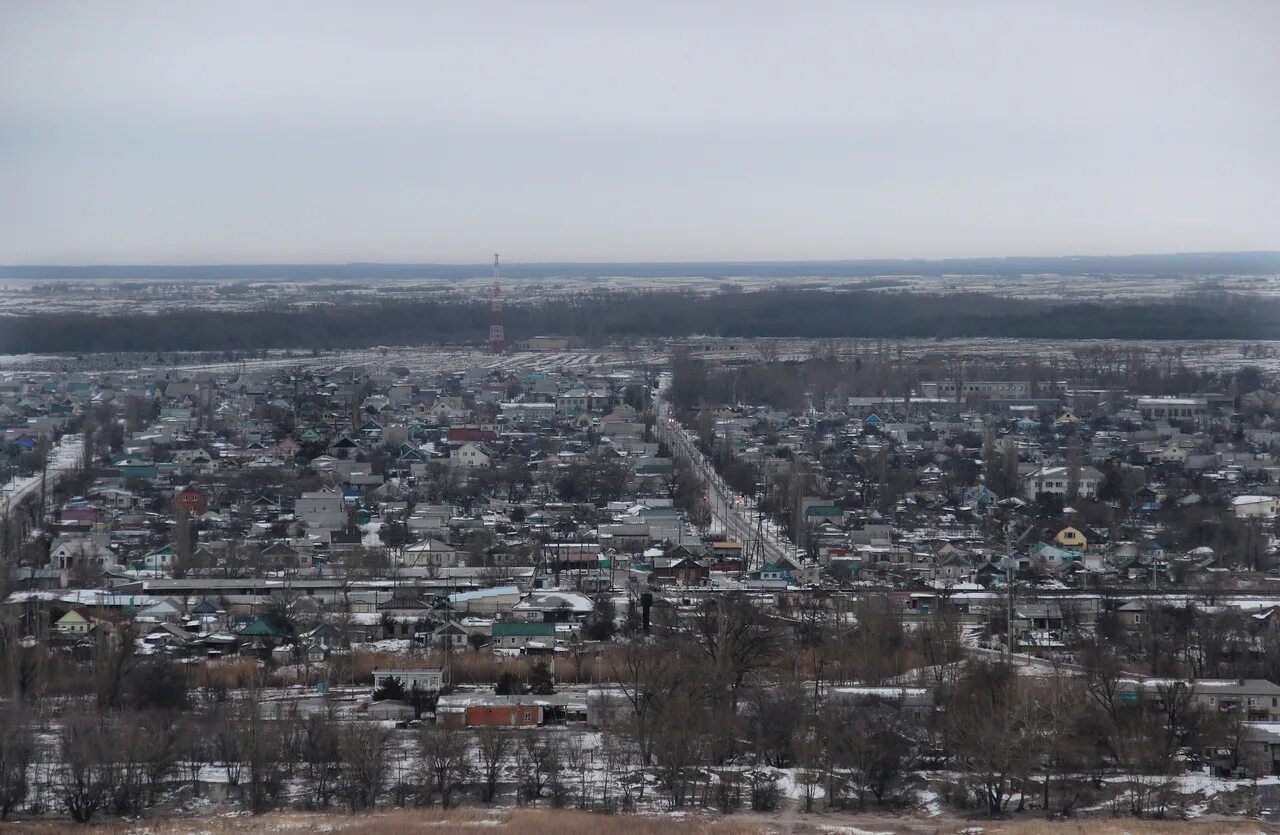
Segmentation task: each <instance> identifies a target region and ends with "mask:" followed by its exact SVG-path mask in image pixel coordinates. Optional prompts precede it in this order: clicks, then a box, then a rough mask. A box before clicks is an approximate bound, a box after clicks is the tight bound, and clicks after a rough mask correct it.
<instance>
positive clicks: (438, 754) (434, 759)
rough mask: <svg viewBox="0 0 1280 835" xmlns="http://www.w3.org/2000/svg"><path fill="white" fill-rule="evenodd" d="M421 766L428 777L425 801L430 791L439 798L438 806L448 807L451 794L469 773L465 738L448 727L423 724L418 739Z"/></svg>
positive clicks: (467, 749) (468, 758)
mask: <svg viewBox="0 0 1280 835" xmlns="http://www.w3.org/2000/svg"><path fill="white" fill-rule="evenodd" d="M418 746H419V748H420V749H421V751H422V764H423V766H424V767H425V768H426V770H427V773H428V774H429V775H430V777H431V785H430V786H429V787H428V789H427V797H426V801H427V802H428V803H430V802H431V797H432V792H433V791H434V792H435V793H437V794H439V795H440V805H441V806H444V807H445V808H448V807H449V805H450V803H451V801H452V799H453V795H454V792H456V791H457V790H458V787H459V786H460V785H461V784H462V783H463V782H465V781H466V779H467V776H468V775H469V774H470V773H471V752H470V750H469V748H468V745H467V740H466V737H465V736H464V735H463V734H462V733H461V732H460V731H458V730H457V729H455V728H451V727H449V726H448V725H423V727H422V735H421V736H419V737H418Z"/></svg>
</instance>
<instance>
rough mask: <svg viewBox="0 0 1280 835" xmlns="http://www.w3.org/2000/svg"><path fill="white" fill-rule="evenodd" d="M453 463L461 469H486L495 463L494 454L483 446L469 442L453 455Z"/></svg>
mask: <svg viewBox="0 0 1280 835" xmlns="http://www.w3.org/2000/svg"><path fill="white" fill-rule="evenodd" d="M453 461H454V463H455V464H457V466H459V467H469V468H484V467H489V466H491V465H492V463H493V454H492V453H491V452H489V449H488V448H487V447H485V446H484V445H483V444H477V443H473V442H471V441H468V442H467V443H465V444H463V445H462V446H460V447H458V450H457V451H456V452H454V453H453Z"/></svg>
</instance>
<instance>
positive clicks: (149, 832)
mask: <svg viewBox="0 0 1280 835" xmlns="http://www.w3.org/2000/svg"><path fill="white" fill-rule="evenodd" d="M9 826H10V827H11V829H12V830H13V831H18V832H31V833H40V835H70V833H83V832H85V831H86V830H85V828H84V827H80V826H76V825H74V824H70V823H56V824H55V823H32V824H10V825H9ZM93 831H94V832H95V833H106V835H143V834H144V833H145V835H188V834H190V835H195V834H196V833H200V835H205V833H207V834H208V835H231V833H250V832H254V833H258V832H299V833H302V832H311V833H318V832H325V833H346V832H350V833H356V832H358V833H360V835H408V833H415V835H423V833H432V832H441V833H466V832H475V833H477V835H482V833H491V832H492V833H530V834H531V835H597V834H598V833H601V832H608V833H610V835H765V833H767V832H770V831H776V830H774V829H773V828H772V827H770V826H769V825H768V824H767V823H766V822H765V821H758V822H746V821H743V820H740V819H737V820H728V821H725V820H718V819H715V818H698V819H683V820H682V819H673V818H658V817H643V816H638V815H637V816H632V815H598V814H592V813H590V812H576V811H569V810H550V809H516V810H502V811H500V812H496V813H494V814H489V813H486V812H484V811H482V810H477V809H449V810H447V811H445V810H442V809H414V810H396V811H388V812H373V813H366V814H359V815H343V814H340V813H339V814H327V815H326V814H308V813H278V814H270V815H262V816H258V817H253V816H249V815H236V816H234V817H222V816H215V817H205V818H189V819H169V820H154V821H145V822H141V823H129V824H120V823H104V824H103V825H100V826H95V827H93Z"/></svg>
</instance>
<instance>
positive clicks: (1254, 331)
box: [0, 289, 1280, 353]
mask: <svg viewBox="0 0 1280 835" xmlns="http://www.w3.org/2000/svg"><path fill="white" fill-rule="evenodd" d="M488 316H489V311H488V306H487V305H486V304H485V303H483V302H480V301H474V302H464V301H439V302H434V301H419V302H402V301H401V302H394V303H392V302H380V303H373V304H352V305H337V306H330V305H326V306H317V307H312V308H306V309H289V310H274V309H273V310H256V311H240V312H226V311H215V310H190V311H173V312H167V313H163V314H158V315H142V314H139V315H113V316H93V315H90V314H87V313H74V314H50V315H32V316H21V317H10V318H5V319H0V353H23V352H32V353H68V352H70V353H84V352H103V351H181V350H187V351H223V350H246V349H259V348H359V347H369V346H376V345H413V344H431V343H440V342H454V343H458V342H474V343H479V342H481V341H483V340H484V339H485V338H486V335H487V332H488ZM506 323H507V338H508V339H509V340H518V339H522V338H526V337H528V336H532V335H535V334H559V335H565V336H578V337H582V338H583V339H584V340H585V341H586V342H587V343H588V344H593V345H594V344H603V343H605V342H608V341H610V340H617V339H624V338H644V337H682V336H689V335H692V334H707V335H713V336H731V337H735V336H736V337H753V336H762V337H813V338H840V337H871V338H894V337H925V338H927V337H1014V338H1029V339H1030V338H1055V339H1063V338H1068V339H1069V338H1076V339H1251V340H1255V339H1259V340H1260V339H1280V301H1277V300H1269V299H1260V298H1242V297H1232V296H1227V295H1225V294H1216V295H1205V296H1200V297H1192V298H1180V299H1176V300H1172V301H1169V302H1163V303H1161V302H1116V303H1087V304H1071V303H1060V302H1045V301H1028V300H1020V299H1007V298H998V297H995V296H988V295H982V294H957V295H921V294H909V293H885V292H869V291H841V292H830V291H821V290H786V289H779V290H770V291H765V292H759V293H743V292H723V293H716V294H714V295H710V296H705V295H702V296H699V295H693V294H686V293H676V292H672V293H635V294H629V293H603V292H601V293H590V294H584V295H581V296H577V297H574V298H572V299H555V300H547V301H545V302H542V303H539V304H534V305H525V306H519V307H512V308H510V309H508V310H507V311H506Z"/></svg>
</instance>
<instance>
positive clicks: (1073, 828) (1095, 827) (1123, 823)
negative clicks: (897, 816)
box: [984, 819, 1277, 835]
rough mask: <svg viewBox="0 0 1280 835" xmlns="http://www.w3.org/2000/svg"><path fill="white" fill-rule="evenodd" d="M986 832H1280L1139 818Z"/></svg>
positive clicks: (1031, 824) (1241, 824) (1252, 825)
mask: <svg viewBox="0 0 1280 835" xmlns="http://www.w3.org/2000/svg"><path fill="white" fill-rule="evenodd" d="M984 829H985V832H984V835H988V833H989V834H990V835H995V833H1002V835H1003V833H1008V835H1074V833H1079V835H1156V834H1157V833H1159V834H1160V835H1164V833H1168V834H1169V835H1241V833H1257V832H1276V831H1277V830H1276V828H1275V827H1274V826H1269V825H1266V824H1260V823H1257V822H1255V821H1251V820H1238V821H1139V820H1124V819H1121V820H1104V819H1091V820H1081V821H1062V822H1048V821H1025V822H1018V823H1008V824H1000V823H997V824H995V825H992V826H986V827H984Z"/></svg>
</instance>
